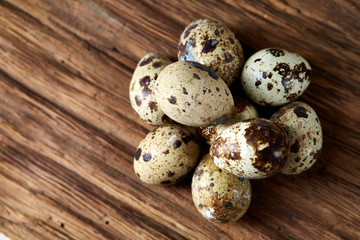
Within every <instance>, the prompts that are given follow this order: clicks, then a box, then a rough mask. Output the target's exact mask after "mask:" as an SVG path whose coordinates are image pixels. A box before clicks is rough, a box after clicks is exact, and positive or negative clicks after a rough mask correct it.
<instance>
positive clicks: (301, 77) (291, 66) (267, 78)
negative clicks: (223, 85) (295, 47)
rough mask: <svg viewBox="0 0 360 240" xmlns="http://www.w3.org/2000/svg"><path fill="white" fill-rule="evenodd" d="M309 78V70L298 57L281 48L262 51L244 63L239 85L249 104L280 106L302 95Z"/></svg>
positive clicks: (303, 60) (306, 63)
mask: <svg viewBox="0 0 360 240" xmlns="http://www.w3.org/2000/svg"><path fill="white" fill-rule="evenodd" d="M310 75H311V66H310V64H309V63H308V62H307V61H306V60H305V59H304V58H303V57H301V56H300V55H298V54H296V53H293V52H289V51H286V50H284V49H281V48H266V49H263V50H260V51H258V52H256V53H255V54H253V55H252V56H251V57H250V58H249V59H248V60H247V61H246V63H245V65H244V68H243V71H242V74H241V84H242V87H243V89H244V91H245V93H246V94H247V96H248V97H249V98H250V99H251V100H252V101H253V102H255V103H257V104H259V105H262V106H281V105H284V104H286V103H289V102H293V101H295V100H296V99H297V98H298V97H299V96H300V95H302V94H303V93H304V91H305V90H306V88H307V87H308V86H309V84H310Z"/></svg>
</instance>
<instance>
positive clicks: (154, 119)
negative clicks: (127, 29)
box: [129, 53, 171, 125]
mask: <svg viewBox="0 0 360 240" xmlns="http://www.w3.org/2000/svg"><path fill="white" fill-rule="evenodd" d="M170 63H171V60H170V59H168V58H165V57H162V56H160V55H158V54H156V53H149V54H146V55H145V56H144V57H143V58H142V59H141V60H140V61H139V63H138V65H137V67H136V69H135V71H134V73H133V76H132V78H131V82H130V87H129V95H130V103H131V106H132V108H133V109H134V110H135V111H136V113H137V114H138V115H139V117H140V118H141V119H142V120H144V121H145V122H146V123H149V124H152V125H161V124H164V123H168V122H169V118H168V117H167V116H166V115H165V114H164V112H163V111H162V110H161V109H160V107H159V106H158V103H157V101H156V99H155V94H154V92H153V91H154V86H155V82H156V80H157V78H158V76H159V74H160V72H161V71H162V70H163V69H164V68H165V67H166V66H167V65H169V64H170Z"/></svg>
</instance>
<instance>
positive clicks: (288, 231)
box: [0, 0, 360, 239]
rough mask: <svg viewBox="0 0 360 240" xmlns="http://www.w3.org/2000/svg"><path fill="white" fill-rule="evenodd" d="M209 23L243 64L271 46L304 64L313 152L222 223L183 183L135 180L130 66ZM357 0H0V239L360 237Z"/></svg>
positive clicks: (260, 186)
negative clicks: (317, 135) (308, 165)
mask: <svg viewBox="0 0 360 240" xmlns="http://www.w3.org/2000/svg"><path fill="white" fill-rule="evenodd" d="M198 18H211V19H217V20H219V21H221V22H223V23H225V24H226V25H228V26H229V27H230V28H231V29H232V30H234V31H235V32H236V36H237V37H238V39H239V40H240V41H241V43H242V44H243V48H244V50H245V55H246V57H249V55H250V54H252V53H253V52H255V51H256V50H260V49H262V48H266V47H270V46H279V47H283V48H285V49H289V50H291V51H294V52H297V53H299V54H301V55H303V56H304V57H305V58H306V59H307V60H308V61H309V62H310V63H311V65H312V67H313V76H312V83H311V85H310V87H309V89H308V90H307V92H306V93H305V94H304V95H303V96H302V97H301V100H303V101H305V102H307V103H309V104H310V105H311V106H313V108H314V109H315V110H316V111H317V113H318V114H319V117H320V120H321V124H322V127H323V131H324V147H323V151H322V155H321V158H320V160H319V161H317V163H316V164H315V165H314V167H313V168H312V169H311V170H309V171H308V172H306V173H303V174H301V175H298V176H293V177H291V176H283V175H280V174H279V175H276V176H274V177H272V178H268V179H265V180H257V181H255V180H254V181H252V187H253V201H252V203H251V206H250V209H249V211H248V212H247V213H246V215H245V216H244V217H243V218H241V219H240V220H239V221H237V222H235V223H231V224H223V225H216V224H212V223H210V222H208V221H206V220H205V219H203V218H202V216H201V215H200V214H199V213H198V212H197V210H196V208H195V206H194V205H193V202H192V199H191V192H190V180H187V181H185V182H183V183H181V184H180V185H177V186H169V187H164V186H161V187H155V186H148V185H145V184H143V183H141V182H140V181H139V180H138V179H137V177H136V176H135V174H134V172H133V164H132V161H133V155H134V152H135V149H136V147H137V145H138V143H139V142H140V140H141V139H142V138H143V137H144V136H145V135H146V133H147V132H148V131H149V130H151V129H153V127H152V126H150V125H146V124H144V123H143V122H142V121H141V119H140V118H139V117H138V116H137V115H136V114H135V112H134V111H133V110H132V108H131V106H130V103H129V99H128V85H129V82H130V78H131V75H132V72H133V70H134V69H135V66H136V64H137V62H138V61H139V59H140V58H141V57H142V56H143V55H145V54H146V53H147V52H158V53H160V54H162V55H165V56H169V57H172V58H173V60H176V48H177V43H178V39H179V37H180V34H181V32H182V31H183V29H184V27H185V26H186V25H187V24H189V23H190V22H191V21H193V20H195V19H198ZM359 76H360V2H359V1H357V0H343V1H335V0H320V1H311V0H303V1H300V0H298V1H296V0H283V1H275V0H274V1H235V0H234V1H233V0H227V1H222V2H220V1H219V2H218V1H135V0H128V1H115V0H105V1H101V0H61V1H55V0H0V232H2V233H3V234H5V235H6V236H8V237H9V238H11V239H360V158H359V156H360V130H359V129H360V97H359V96H360V81H359Z"/></svg>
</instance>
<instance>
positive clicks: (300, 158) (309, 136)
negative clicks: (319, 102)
mask: <svg viewBox="0 0 360 240" xmlns="http://www.w3.org/2000/svg"><path fill="white" fill-rule="evenodd" d="M271 119H272V120H273V121H274V122H276V123H277V124H279V125H280V126H281V127H282V128H283V129H285V130H286V131H287V133H288V136H289V143H290V155H289V158H288V160H287V161H286V163H285V166H284V167H283V168H282V169H281V170H280V172H281V173H283V174H286V175H293V174H299V173H301V172H303V171H306V170H308V169H309V168H310V167H311V166H312V165H314V163H315V162H316V160H317V158H318V157H319V155H320V151H321V148H322V143H323V136H322V130H321V125H320V121H319V118H318V116H317V115H316V112H315V111H314V109H313V108H311V107H310V106H309V105H308V104H306V103H304V102H293V103H290V104H288V105H285V106H284V107H282V108H280V109H279V110H278V111H277V112H276V113H274V115H273V116H272V117H271Z"/></svg>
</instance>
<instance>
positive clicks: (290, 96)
mask: <svg viewBox="0 0 360 240" xmlns="http://www.w3.org/2000/svg"><path fill="white" fill-rule="evenodd" d="M298 96H299V95H298V94H296V93H292V94H290V95H288V96H286V99H287V100H289V101H290V102H292V101H295V99H297V98H298Z"/></svg>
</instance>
